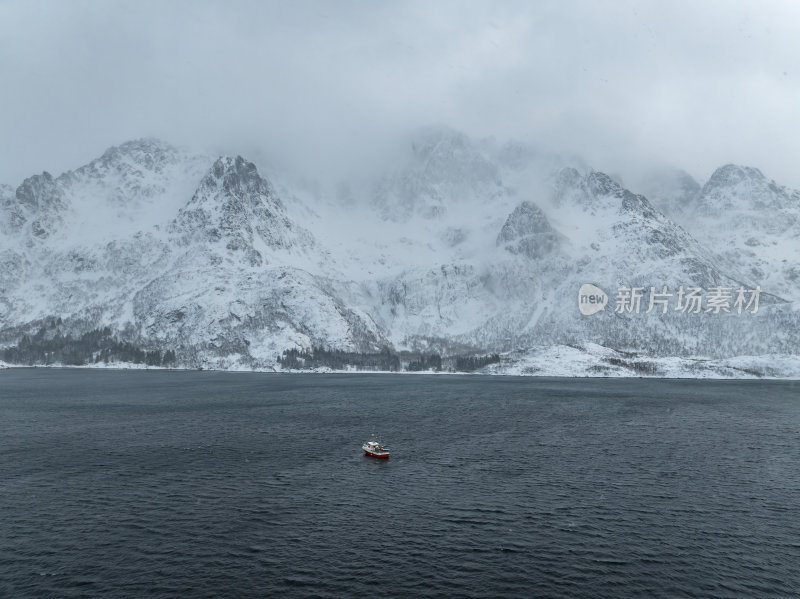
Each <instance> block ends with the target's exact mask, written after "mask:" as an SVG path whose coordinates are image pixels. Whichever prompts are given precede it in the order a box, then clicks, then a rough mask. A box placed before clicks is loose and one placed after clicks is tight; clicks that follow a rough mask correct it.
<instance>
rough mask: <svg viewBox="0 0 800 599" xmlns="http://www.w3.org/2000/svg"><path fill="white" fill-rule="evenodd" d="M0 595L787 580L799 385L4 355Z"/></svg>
mask: <svg viewBox="0 0 800 599" xmlns="http://www.w3.org/2000/svg"><path fill="white" fill-rule="evenodd" d="M372 432H376V433H379V434H380V435H381V437H382V439H383V441H384V442H385V443H386V444H388V445H390V446H391V448H392V451H393V453H392V457H391V458H390V459H389V460H386V461H384V460H375V459H372V458H367V457H363V456H362V454H361V451H360V445H361V442H362V441H363V440H365V439H366V438H367V437H368V436H369V435H370V433H372ZM0 597H9V598H16V597H37V598H38V597H181V598H184V597H590V598H600V597H608V598H621V597H667V598H676V597H700V598H716V597H745V598H754V597H770V598H772V597H800V384H798V383H793V382H762V381H754V382H750V381H748V382H741V381H738V382H734V381H717V382H715V381H699V382H698V381H669V380H641V379H634V380H596V379H534V378H503V377H473V376H408V375H406V376H402V375H398V376H394V375H375V376H372V375H270V374H226V373H208V372H165V371H158V372H153V371H147V372H144V371H133V372H125V371H117V372H115V371H85V370H44V369H31V370H27V369H26V370H7V371H0Z"/></svg>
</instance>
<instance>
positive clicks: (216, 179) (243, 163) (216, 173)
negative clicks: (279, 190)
mask: <svg viewBox="0 0 800 599" xmlns="http://www.w3.org/2000/svg"><path fill="white" fill-rule="evenodd" d="M200 186H201V187H204V186H205V187H207V188H210V189H220V190H222V191H225V192H227V193H229V194H231V195H234V196H238V197H241V196H245V195H249V194H257V195H264V196H274V195H275V194H274V192H273V190H272V186H271V185H270V184H269V182H268V181H267V180H266V179H264V178H263V177H261V175H259V174H258V169H257V168H256V165H255V164H253V163H252V162H248V161H247V160H245V159H244V158H242V157H241V156H236V157H235V158H232V157H230V156H222V157H220V158H218V159H217V160H216V161H215V162H214V164H213V165H212V166H211V169H210V170H209V172H208V174H207V175H206V176H205V177H204V178H203V181H202V182H201V184H200ZM275 200H276V201H277V197H275Z"/></svg>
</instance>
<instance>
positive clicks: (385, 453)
mask: <svg viewBox="0 0 800 599" xmlns="http://www.w3.org/2000/svg"><path fill="white" fill-rule="evenodd" d="M361 449H362V450H364V455H368V456H370V457H372V458H388V457H389V448H388V447H384V446H383V445H381V444H380V443H378V442H377V441H367V442H366V443H364V445H362V446H361Z"/></svg>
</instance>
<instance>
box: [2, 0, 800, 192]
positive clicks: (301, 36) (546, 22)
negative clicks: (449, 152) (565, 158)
mask: <svg viewBox="0 0 800 599" xmlns="http://www.w3.org/2000/svg"><path fill="white" fill-rule="evenodd" d="M798 40H800V2H795V1H794V0H786V1H784V2H779V1H772V2H770V1H762V2H739V1H732V0H720V1H716V2H710V1H697V0H693V1H686V2H683V1H675V0H670V1H664V0H654V1H646V0H642V1H633V0H631V1H623V0H619V1H612V0H609V1H603V2H601V1H588V0H587V1H577V0H576V1H571V0H560V1H553V2H546V1H537V2H529V1H524V2H479V1H475V0H470V1H458V2H456V1H454V2H444V1H441V0H436V1H430V0H426V1H420V2H413V1H411V2H405V1H402V0H391V1H389V0H387V1H370V2H367V1H364V2H360V1H343V0H334V1H319V2H297V1H292V2H290V1H288V0H287V1H285V2H273V3H267V2H246V1H239V2H235V1H233V2H232V1H225V2H222V1H218V2H214V1H206V2H200V1H191V2H164V1H158V2H146V1H141V0H137V1H136V2H123V1H117V2H112V1H103V2H101V1H95V2H81V1H70V2H65V1H62V0H58V1H53V2H46V1H36V0H24V1H19V2H17V1H9V0H0V182H5V183H9V184H13V185H17V184H19V183H20V182H21V181H22V179H23V178H24V177H26V176H29V175H31V174H34V173H38V172H41V171H42V170H48V171H50V172H52V173H53V174H59V173H61V172H63V171H64V170H66V169H70V168H74V167H77V166H80V165H81V164H84V163H86V162H88V161H89V160H91V159H92V158H94V157H97V156H99V155H100V154H101V153H102V151H103V150H104V149H105V148H107V147H109V146H111V145H115V144H119V143H122V142H123V141H126V140H129V139H133V138H137V137H143V136H156V137H160V138H162V139H164V140H165V141H169V142H172V143H175V144H179V145H189V146H192V147H194V148H196V149H201V150H202V149H206V148H212V147H216V148H226V149H228V151H231V152H239V153H243V154H245V155H246V153H247V152H248V151H251V150H252V149H253V148H264V149H265V151H267V152H279V153H281V154H282V155H285V156H286V157H287V158H290V159H292V160H296V159H297V158H299V157H302V158H303V160H304V163H303V166H304V168H306V169H309V170H315V169H318V170H319V171H320V172H328V171H329V170H331V169H335V168H338V167H339V166H340V165H342V166H344V162H347V161H348V160H350V161H353V160H357V159H359V158H360V157H362V156H366V155H369V154H371V153H374V150H375V148H377V147H379V146H381V144H389V143H391V142H393V141H394V140H395V139H397V138H398V136H399V135H400V133H402V132H403V131H404V130H408V129H411V128H414V127H418V126H422V125H428V124H433V123H443V124H448V125H450V126H452V127H454V128H457V129H462V130H464V131H465V132H467V133H469V134H471V135H474V136H486V135H494V136H496V137H497V138H499V139H505V138H511V137H514V138H520V139H523V140H530V141H533V142H535V143H537V144H539V145H540V146H542V147H545V148H552V149H554V150H558V151H571V152H574V153H577V154H580V155H582V156H584V157H585V158H586V160H587V161H588V162H589V163H590V164H592V165H594V166H595V167H596V168H598V169H603V170H609V171H612V172H617V173H621V174H623V176H624V175H625V174H626V173H628V172H631V171H632V170H633V169H638V168H640V167H641V166H642V165H644V164H646V163H648V162H650V161H652V162H663V163H668V164H672V165H675V166H679V167H682V168H685V169H686V170H688V171H689V172H690V173H691V174H692V175H694V176H696V177H698V178H699V179H701V182H702V180H703V179H704V178H707V177H708V176H709V175H710V174H711V172H712V171H713V169H714V168H715V167H717V166H719V165H722V164H724V163H727V162H737V163H745V164H750V165H754V166H758V167H760V168H761V169H762V170H763V171H764V173H765V174H766V175H767V176H769V177H772V178H774V179H776V180H777V181H778V182H779V183H782V184H787V185H791V186H793V187H798V188H800V169H798V168H797V167H798V156H799V155H800V152H798V140H800V42H798ZM310 174H312V175H313V173H310Z"/></svg>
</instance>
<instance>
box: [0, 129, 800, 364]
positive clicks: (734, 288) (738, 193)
mask: <svg viewBox="0 0 800 599" xmlns="http://www.w3.org/2000/svg"><path fill="white" fill-rule="evenodd" d="M412 140H413V141H412V142H411V144H410V147H409V148H407V149H406V150H407V151H406V152H405V155H406V159H405V160H404V161H403V162H392V163H390V164H387V165H386V168H385V170H383V171H376V172H367V171H365V172H364V173H362V177H361V178H359V179H354V180H352V181H348V182H345V183H341V184H339V185H336V186H332V187H330V188H327V187H324V186H320V185H314V186H311V188H310V189H309V187H308V186H307V185H304V184H303V183H302V182H300V183H298V182H297V180H296V176H295V174H294V173H292V172H282V171H280V170H270V167H269V166H263V167H262V169H259V168H258V166H257V165H256V164H255V163H253V162H251V161H249V160H247V159H246V158H245V157H243V156H240V155H239V156H220V157H215V156H207V155H198V154H195V153H192V152H187V151H185V150H180V149H178V148H176V147H174V146H171V145H169V144H167V143H165V142H163V141H160V140H157V139H154V138H148V139H140V140H134V141H130V142H126V143H124V144H121V145H119V146H115V147H112V148H110V149H108V150H107V151H106V152H104V153H103V154H102V156H100V157H99V158H97V159H95V160H93V161H91V162H90V163H88V164H87V165H85V166H82V167H79V168H77V169H75V170H73V171H67V172H65V173H62V174H60V175H59V176H53V175H51V174H50V173H48V172H46V171H45V172H43V173H42V174H40V175H34V176H31V177H29V178H27V179H25V180H24V181H23V182H22V183H21V184H20V185H19V186H18V187H17V188H16V189H13V188H10V187H6V188H4V190H3V199H2V203H1V204H0V229H2V231H3V238H2V239H3V244H2V247H0V260H2V265H3V279H2V294H1V295H0V306H1V307H2V319H3V327H2V329H0V343H2V344H4V345H5V346H6V347H7V348H11V349H9V350H8V352H10V353H8V356H9V359H17V360H19V359H27V360H29V361H30V360H33V359H34V358H32V357H31V356H34V355H36V356H38V357H37V358H35V360H38V361H44V362H45V363H46V362H47V360H48V359H49V358H48V357H47V354H46V352H45V353H41V352H42V351H44V350H43V349H41V348H45V347H51V346H52V347H55V346H58V351H59V352H62V353H59V354H57V355H58V356H61V358H60V359H62V360H63V359H64V358H63V355H66V354H64V353H63V352H64V351H65V350H64V349H63V348H62V347H61V345H60V344H63V343H62V341H61V340H62V339H72V340H74V341H75V343H76V344H78V345H79V343H78V340H81V341H80V343H88V342H89V341H90V340H93V339H94V337H91V336H89V337H87V335H97V336H99V337H102V338H103V339H105V340H106V341H105V342H106V344H107V345H108V347H105V349H103V350H102V351H101V350H98V351H94V352H93V353H92V354H91V356H90V357H91V360H92V361H99V360H100V359H101V358H102V359H103V360H104V361H105V362H109V358H110V362H111V363H114V362H116V361H118V360H120V359H123V358H122V357H121V355H126V354H125V351H128V350H123V349H120V347H119V346H120V344H128V346H130V348H136V350H137V351H141V352H146V353H149V354H150V355H157V356H158V362H161V361H162V358H163V356H164V355H166V353H167V352H168V353H169V355H170V356H171V358H172V362H173V363H174V365H181V366H189V367H197V366H201V367H213V368H236V369H239V368H255V369H278V368H281V364H280V362H281V360H282V359H283V356H284V355H285V352H287V351H294V350H297V351H301V352H310V351H311V350H313V348H327V349H330V350H337V351H341V352H362V353H363V352H366V353H370V354H377V353H380V352H390V353H391V352H412V354H415V355H416V354H430V355H432V354H435V355H439V356H444V357H448V356H451V357H452V356H478V355H488V354H494V353H497V354H502V355H503V356H504V358H503V362H501V366H499V367H496V368H502V367H503V364H505V368H509V364H510V365H514V364H519V363H520V361H523V362H524V361H525V360H529V359H531V356H536V355H539V354H541V352H548V351H549V352H551V353H552V352H553V351H555V352H558V351H562V349H563V348H572V349H571V350H570V351H573V350H574V351H578V352H581V353H582V354H583V359H584V360H586V361H587V363H586V364H585V365H584V366H583V367H582V368H583V369H584V370H582V371H581V372H585V373H589V374H619V373H623V374H624V373H626V372H627V373H630V372H639V373H640V374H641V373H644V374H674V372H673V370H670V369H669V368H672V366H670V367H668V366H667V365H665V364H666V363H665V362H664V360H665V359H667V360H673V359H679V360H684V361H687V360H688V362H686V363H682V366H681V368H683V370H682V371H681V372H685V371H689V372H691V371H692V368H693V367H695V366H696V363H697V361H698V360H700V361H701V362H702V361H703V360H729V359H734V358H738V359H740V357H741V356H749V357H751V358H749V359H753V358H752V357H758V356H761V357H762V358H760V359H759V358H755V359H756V362H757V363H756V364H755V365H753V364H751V365H749V366H748V367H741V368H740V367H730V366H729V365H722V366H720V365H719V364H715V366H714V368H713V369H712V371H713V372H714V373H716V374H728V375H729V374H741V373H742V372H744V373H746V374H751V375H753V374H758V375H786V374H787V371H786V369H785V368H783V369H781V368H778V367H776V366H774V365H773V364H772V363H773V362H774V361H775V360H774V359H772V358H769V357H768V356H775V355H780V356H783V357H781V358H780V360H783V361H786V360H788V361H789V362H792V358H791V356H795V357H796V352H797V349H796V348H797V341H798V331H800V322H799V319H800V310H798V306H800V303H799V302H798V300H800V277H798V273H797V268H796V264H797V262H795V261H794V259H792V260H788V259H786V260H776V259H775V256H782V255H786V256H790V257H791V256H793V254H792V252H797V248H798V247H800V244H798V237H797V235H798V233H797V228H796V227H795V226H794V225H795V224H796V223H797V222H798V220H800V192H798V191H796V190H791V189H789V188H786V187H782V186H780V185H778V184H777V183H775V182H774V181H771V180H768V179H766V177H765V176H764V175H763V174H762V173H761V171H759V170H758V169H756V168H753V167H743V166H734V165H725V166H722V167H720V168H719V169H717V170H716V171H715V173H714V174H713V176H712V177H711V178H710V179H709V181H708V182H706V183H705V184H704V185H703V186H700V185H699V184H698V185H697V186H686V185H681V184H680V183H681V182H682V181H683V177H682V175H678V177H677V181H678V184H676V185H673V186H669V185H664V186H663V189H665V190H667V191H666V192H665V193H664V194H662V195H661V196H659V197H658V203H659V204H661V205H662V207H663V210H659V209H658V208H657V207H656V206H655V205H654V204H653V203H652V202H651V201H650V200H648V198H647V197H645V196H643V195H638V194H635V193H633V192H632V191H630V190H628V189H626V188H624V187H623V186H621V185H620V184H619V183H617V182H616V181H614V179H612V178H611V177H609V176H608V175H606V174H604V173H602V172H600V171H595V170H592V169H591V168H585V167H583V166H581V165H578V166H579V167H580V168H576V167H575V166H571V164H570V162H569V159H562V158H559V157H557V156H555V155H551V154H540V153H539V152H537V151H535V150H533V149H532V148H528V147H526V146H524V145H523V144H520V143H518V142H509V143H505V144H497V143H494V142H492V143H487V142H484V141H481V140H475V139H472V138H470V137H469V136H467V135H465V134H464V133H462V132H459V131H456V130H454V129H451V128H448V127H426V128H423V129H420V130H418V131H417V133H416V135H415V136H414V137H412ZM401 154H402V152H398V155H401ZM675 189H677V190H681V193H678V194H677V195H670V194H669V193H667V192H670V191H674V190H675ZM684 192H685V193H684ZM686 193H688V194H690V196H691V197H689V198H688V199H687V198H686V197H684V196H685V194H686ZM156 206H158V210H154V207H156ZM667 212H669V213H674V219H673V218H670V217H668V216H666V214H665V213H667ZM165 213H166V215H165V216H163V217H161V218H160V219H159V217H158V216H157V215H160V214H165ZM743 218H746V219H747V223H748V224H747V225H746V226H745V225H743V224H741V223H742V222H743V220H742V219H743ZM703 219H705V220H703ZM681 220H684V221H685V223H686V227H684V226H681V225H680V224H679V222H680V221H681ZM698 223H702V226H700V225H699V224H698ZM759 223H760V224H759ZM692 228H695V229H696V233H694V234H693V233H692V232H691V230H692ZM745 229H746V230H749V231H757V232H758V237H757V241H754V239H756V238H755V237H744V236H743V232H744V230H745ZM723 240H724V241H725V242H724V243H723ZM585 283H592V284H594V285H596V286H598V288H599V289H601V290H603V291H605V293H606V294H607V295H608V297H607V298H606V301H608V306H607V308H606V309H605V310H602V311H600V312H599V313H596V314H593V315H588V316H587V315H584V314H581V313H580V311H579V309H578V308H579V307H580V304H579V303H578V301H577V300H578V297H577V295H578V290H579V288H580V287H581V285H582V284H585ZM625 289H628V290H629V291H630V292H631V301H630V302H626V301H625V300H624V290H625ZM684 289H685V290H686V292H687V293H688V292H689V290H690V289H695V290H696V291H697V292H699V293H701V294H702V296H701V297H698V300H699V301H700V302H701V303H698V304H697V305H688V304H687V302H688V301H689V300H685V301H684V300H683V294H684ZM723 290H724V291H723ZM634 294H635V295H634ZM722 295H725V297H722ZM715 296H716V297H717V299H716V300H715V299H714V297H715ZM657 297H658V298H660V300H659V301H653V300H655V299H656V298H657ZM715 306H716V307H715ZM654 307H655V308H656V310H655V311H654V310H653V309H654ZM687 308H688V309H687ZM111 340H113V343H112V341H111ZM92 342H94V341H92ZM37 344H38V345H37ZM109 344H110V345H109ZM67 345H68V346H69V343H67ZM37 347H38V348H40V349H39V350H36V349H35V348H37ZM126 347H127V346H126ZM130 348H129V349H130ZM548 348H549V349H548ZM36 351H39V352H40V353H38V354H37V353H36ZM76 351H77V349H76ZM103 351H105V352H106V353H105V354H104V353H103ZM114 352H117V353H114ZM119 352H122V353H121V354H120V355H117V354H118V353H119ZM604 352H612V353H611V354H608V353H604ZM132 355H133V354H132ZM620 356H622V357H620ZM623 357H626V358H627V359H623ZM140 358H141V356H140ZM148 359H155V358H148ZM123 361H124V359H123ZM527 371H529V372H531V373H536V372H544V373H547V372H548V370H547V369H546V368H544V369H543V368H542V367H541V366H536V367H529V368H528V370H527Z"/></svg>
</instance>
